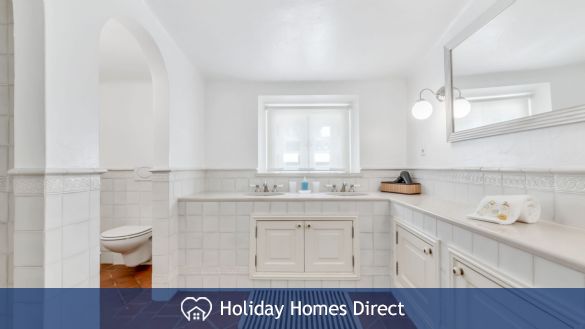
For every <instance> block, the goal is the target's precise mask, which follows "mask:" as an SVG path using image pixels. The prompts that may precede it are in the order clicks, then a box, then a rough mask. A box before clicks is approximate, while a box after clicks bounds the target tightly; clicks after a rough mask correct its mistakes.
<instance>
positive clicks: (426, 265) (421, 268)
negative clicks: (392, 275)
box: [396, 227, 438, 288]
mask: <svg viewBox="0 0 585 329" xmlns="http://www.w3.org/2000/svg"><path fill="white" fill-rule="evenodd" d="M425 249H426V250H432V246H431V245H430V244H429V243H427V242H425V241H424V240H422V239H420V238H418V237H417V236H415V235H414V234H412V233H410V232H409V231H406V230H404V229H402V228H401V227H398V245H397V250H396V254H397V255H396V260H397V261H398V276H397V281H398V283H399V284H400V285H401V286H403V287H404V288H436V287H437V286H438V282H437V274H438V273H437V264H436V261H437V260H436V257H438V255H435V254H437V252H438V251H435V252H434V253H433V252H430V253H428V252H427V253H425V252H424V250H425Z"/></svg>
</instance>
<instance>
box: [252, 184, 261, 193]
mask: <svg viewBox="0 0 585 329" xmlns="http://www.w3.org/2000/svg"><path fill="white" fill-rule="evenodd" d="M250 187H253V188H254V192H256V193H258V192H260V184H250Z"/></svg>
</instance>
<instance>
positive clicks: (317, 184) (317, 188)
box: [313, 181, 321, 193]
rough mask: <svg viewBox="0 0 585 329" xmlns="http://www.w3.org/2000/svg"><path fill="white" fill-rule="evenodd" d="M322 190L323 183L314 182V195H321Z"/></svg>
mask: <svg viewBox="0 0 585 329" xmlns="http://www.w3.org/2000/svg"><path fill="white" fill-rule="evenodd" d="M320 189H321V183H320V182H319V181H313V193H319V190H320Z"/></svg>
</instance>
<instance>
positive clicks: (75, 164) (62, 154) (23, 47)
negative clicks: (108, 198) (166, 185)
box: [15, 0, 203, 168]
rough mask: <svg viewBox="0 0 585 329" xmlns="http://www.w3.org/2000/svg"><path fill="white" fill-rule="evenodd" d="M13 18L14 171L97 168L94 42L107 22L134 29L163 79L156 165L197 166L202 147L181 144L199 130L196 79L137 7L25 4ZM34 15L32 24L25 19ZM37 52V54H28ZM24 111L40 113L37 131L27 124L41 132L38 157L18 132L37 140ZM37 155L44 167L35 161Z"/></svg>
mask: <svg viewBox="0 0 585 329" xmlns="http://www.w3.org/2000/svg"><path fill="white" fill-rule="evenodd" d="M43 10H44V14H43ZM15 13H16V19H17V24H16V25H17V26H18V27H17V28H16V29H15V33H16V36H15V41H16V44H15V45H16V50H17V54H18V61H17V63H16V64H17V68H20V69H22V70H21V71H19V78H20V79H23V80H25V81H24V82H25V83H23V84H22V89H20V90H18V91H16V96H15V97H16V102H17V104H18V103H19V102H20V104H21V106H22V107H23V111H22V112H21V108H20V107H19V106H18V105H17V106H16V108H17V109H18V110H17V112H18V113H16V114H15V115H16V117H17V119H16V120H17V121H18V122H17V128H16V131H19V133H17V134H18V136H17V144H18V143H19V140H20V142H21V143H22V145H23V147H22V149H21V150H20V151H19V153H18V154H17V155H16V164H17V167H19V168H22V167H37V168H38V167H45V165H46V167H48V168H94V167H98V166H99V133H98V132H99V120H98V118H99V94H100V90H99V86H98V83H99V82H98V69H99V65H98V63H99V58H98V57H99V51H98V47H99V42H98V41H99V37H100V32H101V29H102V27H103V26H104V24H105V23H106V22H107V21H108V20H109V19H110V18H112V17H123V18H124V19H128V20H132V21H135V22H136V23H137V24H138V25H139V26H141V27H142V28H143V29H144V30H145V31H146V32H148V34H150V36H151V37H152V39H153V40H154V42H155V43H156V45H157V46H158V48H159V49H160V53H161V56H162V58H163V61H164V66H165V68H166V71H167V72H168V80H169V91H168V93H169V95H168V96H169V99H170V100H171V102H170V104H169V113H168V122H169V123H166V122H165V120H162V121H163V122H162V123H161V124H162V125H163V126H166V129H167V134H166V136H161V137H160V139H161V140H163V141H162V142H163V143H164V144H166V150H167V151H164V152H162V153H163V156H162V159H161V160H159V161H157V165H158V166H167V167H179V166H180V167H183V166H184V167H193V166H199V165H201V163H202V161H203V152H202V146H201V144H200V143H202V140H201V139H200V138H199V139H198V138H182V137H184V136H188V135H190V134H195V133H194V132H193V131H194V130H195V131H196V130H197V128H193V127H198V125H200V123H198V122H196V120H198V119H201V118H202V111H203V108H202V104H203V103H202V100H200V99H197V97H198V96H201V94H202V91H201V90H202V88H203V86H202V84H201V81H200V76H199V74H198V72H197V71H196V69H195V68H194V67H193V66H192V65H191V63H190V62H189V60H188V59H187V58H186V57H185V55H184V54H183V52H181V50H180V49H179V48H178V47H177V46H176V44H175V42H174V41H173V39H172V38H171V37H170V36H169V35H168V33H167V32H166V30H165V29H164V28H163V27H162V26H161V25H160V23H159V21H158V19H157V18H156V17H155V16H154V15H153V13H152V12H151V10H150V8H149V7H148V6H147V5H146V4H145V3H144V2H143V1H140V0H125V1H118V0H104V1H97V2H91V3H89V2H86V1H81V2H80V1H74V0H57V1H51V2H43V1H40V0H36V1H25V2H24V3H19V4H17V5H16V6H15ZM34 15H37V18H38V19H36V18H35V19H33V16H34ZM43 19H44V25H43V23H42V22H43ZM26 21H32V22H29V23H25V22H26ZM18 22H22V24H20V25H19V24H18ZM33 22H34V23H33ZM38 22H41V23H38ZM43 38H44V39H45V40H44V41H45V42H43V40H42V39H43ZM33 41H35V42H34V44H33ZM39 41H40V42H39ZM39 45H40V47H41V49H35V47H36V48H38V47H39ZM42 45H45V49H42ZM43 55H44V56H43ZM43 65H45V67H44V69H43V67H42V66H43ZM31 68H34V70H33V69H31ZM43 75H45V76H43ZM39 81H40V82H39ZM43 82H44V83H43ZM25 91H26V92H25ZM43 94H44V95H45V96H44V97H42V95H43ZM26 108H29V109H30V111H28V112H30V113H31V115H30V116H29V117H32V112H33V111H34V109H35V108H36V109H37V111H38V109H44V112H45V113H44V115H45V122H44V124H43V122H42V121H43V120H42V115H41V116H39V115H37V116H35V118H38V119H35V120H34V122H37V121H40V122H39V124H38V125H37V126H39V128H42V127H45V129H46V131H45V133H46V134H45V135H46V142H43V141H41V142H42V143H41V144H40V145H46V151H45V152H42V150H39V149H38V147H37V149H32V145H34V144H35V143H31V142H28V141H29V140H30V138H33V137H35V136H36V135H32V136H26V135H25V132H26V134H32V133H33V132H35V134H36V132H38V134H41V135H42V132H43V130H42V129H36V128H33V127H35V126H33V125H32V122H27V121H26V119H27V118H28V117H25V115H27V111H24V110H26ZM36 114H38V113H36ZM19 117H20V118H19ZM157 119H158V118H157ZM27 124H28V126H27ZM170 126H172V127H173V128H172V129H170ZM198 134H202V132H198ZM167 138H168V139H167ZM38 139H39V140H41V139H42V138H40V137H39V138H38ZM37 144H38V143H37ZM169 145H172V146H169ZM17 148H18V146H17ZM191 150H194V151H193V152H191ZM39 151H41V152H39ZM21 152H22V153H21ZM43 155H45V157H46V161H43V160H44V159H42V158H43ZM43 162H46V163H43Z"/></svg>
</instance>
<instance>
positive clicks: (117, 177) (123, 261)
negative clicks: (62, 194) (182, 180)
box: [99, 19, 168, 288]
mask: <svg viewBox="0 0 585 329" xmlns="http://www.w3.org/2000/svg"><path fill="white" fill-rule="evenodd" d="M99 56H100V67H99V69H100V72H99V73H100V74H99V76H100V81H99V89H100V90H99V92H100V166H101V168H104V169H107V170H108V172H107V173H106V174H104V175H103V176H102V185H101V201H100V202H101V207H100V210H101V220H100V221H101V222H100V224H101V230H100V231H101V232H102V235H105V233H104V232H106V231H109V232H111V230H113V229H114V230H116V229H120V228H121V227H125V228H126V229H125V230H128V229H130V230H137V232H138V231H141V232H144V231H145V230H148V227H150V228H151V227H152V181H151V180H150V172H149V170H150V169H151V168H152V167H154V166H155V165H156V164H157V161H158V160H157V157H159V155H160V153H161V152H160V147H158V146H157V145H160V143H159V140H158V139H159V138H158V137H157V136H164V135H165V133H166V132H165V131H164V128H163V130H162V131H161V126H160V124H161V122H160V120H158V118H160V117H161V116H162V117H164V116H165V115H166V113H168V101H167V94H168V93H167V90H168V82H167V77H166V71H165V69H164V64H163V62H162V58H161V55H160V52H159V51H158V48H157V47H156V45H155V43H154V41H153V40H152V38H151V37H150V35H149V34H148V32H146V31H145V30H144V29H142V28H140V27H139V26H138V25H137V24H135V23H134V22H129V21H126V20H120V19H111V20H109V21H108V22H107V23H106V24H105V25H104V27H103V29H102V31H101V35H100V53H99ZM163 126H164V123H163ZM157 154H158V155H157ZM122 230H124V229H122ZM137 232H135V233H137ZM120 234H122V233H120ZM143 243H144V245H145V246H147V248H151V240H148V241H147V240H145V241H143ZM106 245H107V243H104V241H102V247H101V257H100V259H101V263H102V264H101V268H100V269H101V270H100V272H101V273H100V274H101V275H100V276H101V286H102V287H122V288H126V287H127V288H135V287H142V288H150V287H151V282H152V281H151V273H152V268H151V265H150V264H151V263H150V261H149V260H146V261H145V260H144V259H140V260H139V262H140V264H139V265H138V264H135V263H136V262H132V261H129V259H130V257H128V254H129V252H130V251H129V250H121V249H116V248H114V247H113V246H109V245H108V246H106ZM150 250H151V249H150ZM142 258H144V257H142Z"/></svg>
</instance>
